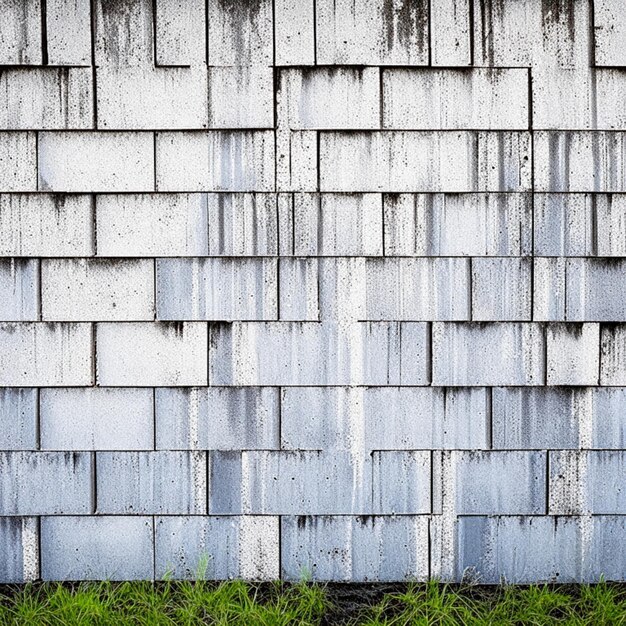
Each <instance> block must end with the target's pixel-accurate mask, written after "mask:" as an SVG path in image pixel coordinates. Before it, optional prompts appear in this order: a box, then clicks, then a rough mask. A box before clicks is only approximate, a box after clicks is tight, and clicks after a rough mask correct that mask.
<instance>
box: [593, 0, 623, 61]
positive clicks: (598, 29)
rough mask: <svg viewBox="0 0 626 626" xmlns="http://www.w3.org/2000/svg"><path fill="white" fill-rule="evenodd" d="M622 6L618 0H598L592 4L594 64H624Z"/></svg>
mask: <svg viewBox="0 0 626 626" xmlns="http://www.w3.org/2000/svg"><path fill="white" fill-rule="evenodd" d="M623 8H624V7H623V6H622V4H621V2H620V1H619V0H599V1H598V2H597V3H594V5H593V20H594V26H595V29H594V43H595V47H594V60H595V64H596V65H600V66H603V65H608V66H622V67H623V66H626V49H624V38H625V37H626V19H625V18H624V13H623Z"/></svg>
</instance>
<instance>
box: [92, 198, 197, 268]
mask: <svg viewBox="0 0 626 626" xmlns="http://www.w3.org/2000/svg"><path fill="white" fill-rule="evenodd" d="M96 233H97V238H98V254H99V255H101V256H110V257H141V256H155V257H168V256H203V255H205V254H206V253H207V245H208V234H207V233H208V225H207V198H206V194H202V193H180V194H173V193H159V194H104V195H99V196H97V197H96Z"/></svg>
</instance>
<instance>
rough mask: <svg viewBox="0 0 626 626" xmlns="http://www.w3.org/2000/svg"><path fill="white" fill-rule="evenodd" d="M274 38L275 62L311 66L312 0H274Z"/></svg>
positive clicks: (313, 50) (313, 4)
mask: <svg viewBox="0 0 626 626" xmlns="http://www.w3.org/2000/svg"><path fill="white" fill-rule="evenodd" d="M274 37H275V43H274V52H275V58H274V63H275V64H276V65H314V63H315V2H314V0H300V2H297V3H296V2H291V0H275V1H274Z"/></svg>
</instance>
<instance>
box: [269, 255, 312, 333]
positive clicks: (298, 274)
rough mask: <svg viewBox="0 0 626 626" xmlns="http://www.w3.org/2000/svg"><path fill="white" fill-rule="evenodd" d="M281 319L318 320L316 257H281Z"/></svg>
mask: <svg viewBox="0 0 626 626" xmlns="http://www.w3.org/2000/svg"><path fill="white" fill-rule="evenodd" d="M278 277H279V280H278V296H279V302H278V306H279V318H280V319H281V320H282V321H317V320H319V317H320V313H319V281H320V273H319V271H318V260H317V259H307V258H300V259H296V258H294V259H279V262H278Z"/></svg>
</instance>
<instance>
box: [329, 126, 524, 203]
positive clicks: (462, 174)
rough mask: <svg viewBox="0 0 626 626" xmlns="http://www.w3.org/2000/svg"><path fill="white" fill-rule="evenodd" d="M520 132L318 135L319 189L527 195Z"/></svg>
mask: <svg viewBox="0 0 626 626" xmlns="http://www.w3.org/2000/svg"><path fill="white" fill-rule="evenodd" d="M530 170H531V155H530V144H529V135H528V133H520V132H517V133H515V132H491V133H490V132H471V131H459V132H456V133H445V132H428V133H427V132H419V131H382V132H368V133H366V132H330V131H321V132H320V185H321V191H387V192H394V191H395V192H409V191H413V192H416V191H422V192H436V191H447V192H469V191H527V190H529V189H530Z"/></svg>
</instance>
